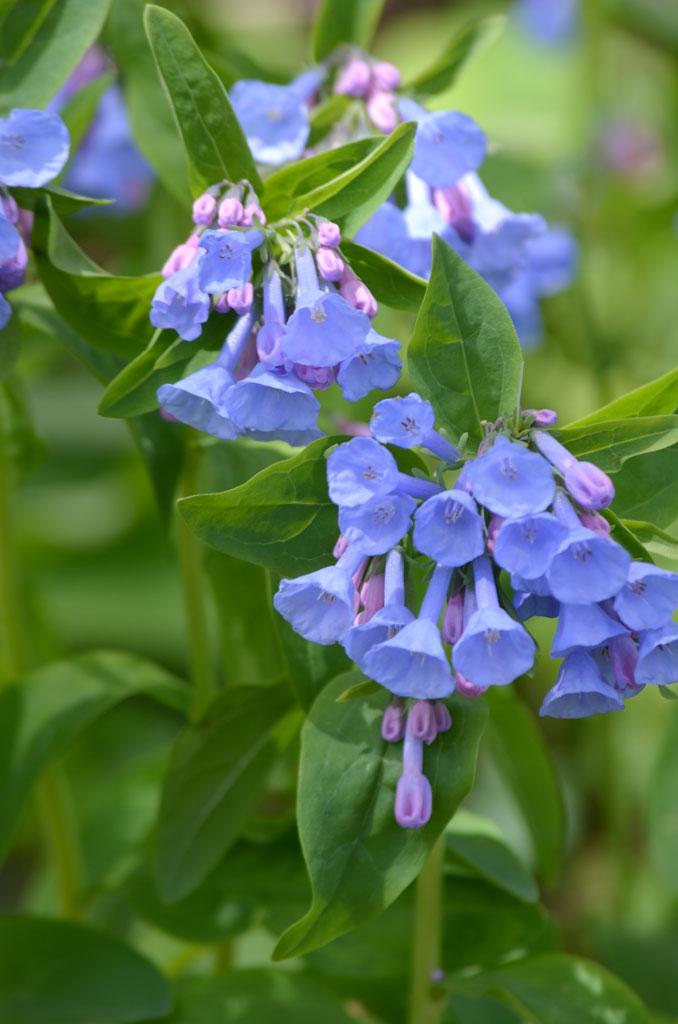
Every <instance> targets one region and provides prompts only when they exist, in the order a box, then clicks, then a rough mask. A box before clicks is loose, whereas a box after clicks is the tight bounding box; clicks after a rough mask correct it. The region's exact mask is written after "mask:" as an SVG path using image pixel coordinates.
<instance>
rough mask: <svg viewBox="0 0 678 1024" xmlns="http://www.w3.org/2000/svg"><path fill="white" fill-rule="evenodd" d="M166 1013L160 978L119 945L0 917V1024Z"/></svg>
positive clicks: (97, 935)
mask: <svg viewBox="0 0 678 1024" xmlns="http://www.w3.org/2000/svg"><path fill="white" fill-rule="evenodd" d="M171 1009H172V992H171V989H170V986H169V983H168V982H167V980H166V979H165V978H164V977H163V976H162V975H161V974H160V972H159V971H158V970H157V968H156V967H154V965H153V964H152V963H151V962H150V961H149V960H146V959H145V957H142V956H140V955H139V954H138V953H137V952H136V951H135V950H133V949H131V948H130V947H129V946H126V945H125V944H124V943H123V942H121V941H120V940H119V939H116V938H113V937H112V936H110V935H105V934H103V933H102V932H99V931H95V929H93V928H88V927H85V926H84V925H80V924H71V923H69V922H66V921H52V920H47V919H41V918H38V917H19V916H17V917H1V918H0V1018H2V1020H4V1021H7V1024H10V1022H16V1024H19V1022H20V1021H21V1022H22V1024H29V1022H30V1024H89V1022H90V1021H97V1022H98V1024H116V1022H118V1021H120V1022H123V1021H135V1020H141V1019H143V1020H148V1019H155V1018H157V1017H164V1016H165V1015H166V1014H167V1013H169V1012H170V1010H171Z"/></svg>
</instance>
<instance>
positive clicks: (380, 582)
mask: <svg viewBox="0 0 678 1024" xmlns="http://www.w3.org/2000/svg"><path fill="white" fill-rule="evenodd" d="M360 600H361V601H362V604H363V608H364V609H365V614H366V615H367V617H368V618H367V621H368V622H369V620H370V619H371V618H372V616H373V615H374V614H375V613H376V612H378V611H379V609H380V608H383V607H384V577H383V575H378V576H370V578H369V579H368V580H367V581H366V582H365V583H363V585H362V587H361V588H360Z"/></svg>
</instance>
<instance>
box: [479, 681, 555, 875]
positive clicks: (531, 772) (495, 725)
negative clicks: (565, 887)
mask: <svg viewBox="0 0 678 1024" xmlns="http://www.w3.org/2000/svg"><path fill="white" fill-rule="evenodd" d="M488 696H489V697H490V699H489V704H490V725H489V729H488V740H489V744H490V752H491V754H492V756H493V758H494V760H495V761H496V763H497V767H498V768H499V771H500V773H501V775H502V778H503V779H504V782H505V783H506V785H507V786H508V788H509V789H510V790H511V792H512V793H513V795H514V797H515V799H516V802H517V804H518V806H519V808H520V810H521V812H522V814H523V817H524V819H525V822H526V824H527V826H528V828H529V830H530V833H531V835H532V840H533V845H534V853H535V856H536V858H537V863H538V864H539V869H540V872H541V874H542V875H543V877H544V880H545V881H546V882H552V881H553V880H554V878H555V877H556V874H557V871H558V868H559V866H560V861H561V858H562V854H563V843H564V839H565V810H564V806H563V797H562V792H561V787H560V782H559V779H558V775H557V773H556V770H555V767H554V764H553V761H552V758H551V755H550V752H549V749H548V747H547V745H546V742H545V741H544V738H543V736H542V734H541V732H540V731H539V729H538V728H537V725H536V723H535V721H534V719H533V717H532V715H531V714H530V712H529V711H528V710H527V708H526V707H525V706H524V704H522V703H521V701H520V699H519V698H518V697H516V696H515V694H514V693H512V692H508V691H507V692H504V691H502V692H497V691H494V692H492V694H491V695H488Z"/></svg>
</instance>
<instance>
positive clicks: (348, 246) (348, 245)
mask: <svg viewBox="0 0 678 1024" xmlns="http://www.w3.org/2000/svg"><path fill="white" fill-rule="evenodd" d="M341 252H342V255H343V256H345V257H346V259H347V260H348V262H349V264H350V266H351V269H352V270H353V271H354V273H356V274H357V275H358V277H359V278H360V280H361V281H363V282H364V283H365V284H366V285H367V287H368V288H369V289H370V291H371V292H372V294H373V295H374V297H375V299H376V300H377V301H378V302H383V303H385V305H387V306H390V307H391V309H402V310H405V312H407V313H417V312H418V311H419V307H420V306H421V303H422V301H423V298H424V295H425V294H426V281H425V280H424V279H423V277H417V275H416V274H411V273H410V272H409V270H405V268H404V267H401V266H399V265H398V264H397V263H394V262H393V261H392V260H389V259H387V258H386V256H382V255H380V253H378V252H373V251H372V249H366V248H365V247H364V246H362V245H358V243H357V242H351V241H348V240H346V241H342V243H341Z"/></svg>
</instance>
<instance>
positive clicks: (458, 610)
mask: <svg viewBox="0 0 678 1024" xmlns="http://www.w3.org/2000/svg"><path fill="white" fill-rule="evenodd" d="M463 632H464V591H463V590H458V591H457V593H456V594H453V595H452V596H451V597H448V599H447V604H446V605H445V611H444V612H443V640H444V641H445V643H446V644H456V642H457V640H458V639H459V637H460V636H461V634H462V633H463Z"/></svg>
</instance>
